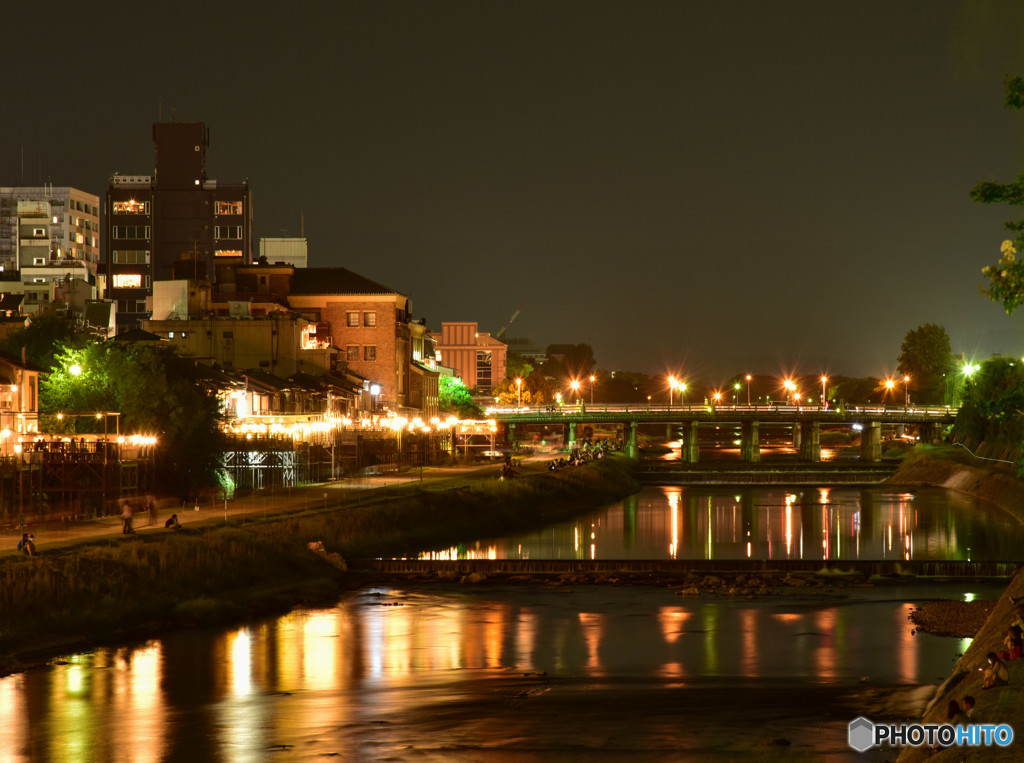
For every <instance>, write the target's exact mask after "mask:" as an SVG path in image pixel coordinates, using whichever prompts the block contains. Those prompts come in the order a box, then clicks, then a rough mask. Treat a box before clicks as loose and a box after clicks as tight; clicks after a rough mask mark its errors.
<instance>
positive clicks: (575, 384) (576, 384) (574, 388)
mask: <svg viewBox="0 0 1024 763" xmlns="http://www.w3.org/2000/svg"><path fill="white" fill-rule="evenodd" d="M569 386H570V387H572V391H573V392H574V393H575V395H576V402H577V403H578V402H579V401H580V382H579V379H573V380H572V381H571V382H569Z"/></svg>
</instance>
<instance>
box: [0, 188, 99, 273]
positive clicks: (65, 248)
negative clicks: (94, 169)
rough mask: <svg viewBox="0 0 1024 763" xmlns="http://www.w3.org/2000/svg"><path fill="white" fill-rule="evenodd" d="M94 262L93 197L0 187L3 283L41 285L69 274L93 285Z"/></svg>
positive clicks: (96, 209) (96, 240) (96, 208)
mask: <svg viewBox="0 0 1024 763" xmlns="http://www.w3.org/2000/svg"><path fill="white" fill-rule="evenodd" d="M99 262H100V198H99V196H95V195H93V194H91V193H86V192H85V191H80V190H78V189H77V188H54V187H51V186H34V187H28V186H26V187H2V188H0V271H2V272H3V274H4V276H3V277H4V279H5V280H19V281H22V282H25V283H44V282H50V281H54V280H59V279H63V278H65V277H66V276H67V275H68V274H71V275H72V276H74V277H77V278H81V279H82V280H84V281H88V282H90V283H95V281H96V270H97V268H98V267H99ZM13 272H17V273H18V275H17V276H12V275H11V274H12V273H13Z"/></svg>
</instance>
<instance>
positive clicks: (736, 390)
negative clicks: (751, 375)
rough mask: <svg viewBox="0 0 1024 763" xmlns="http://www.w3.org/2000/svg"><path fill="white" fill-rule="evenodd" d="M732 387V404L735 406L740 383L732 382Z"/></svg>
mask: <svg viewBox="0 0 1024 763" xmlns="http://www.w3.org/2000/svg"><path fill="white" fill-rule="evenodd" d="M732 389H733V392H732V404H733V405H734V406H735V405H736V398H738V397H739V396H740V383H739V382H736V383H735V384H733V385H732Z"/></svg>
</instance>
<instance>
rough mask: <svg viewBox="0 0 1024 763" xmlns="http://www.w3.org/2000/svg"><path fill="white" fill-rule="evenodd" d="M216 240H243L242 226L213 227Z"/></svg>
mask: <svg viewBox="0 0 1024 763" xmlns="http://www.w3.org/2000/svg"><path fill="white" fill-rule="evenodd" d="M213 237H214V238H241V237H242V226H241V225H215V226H213Z"/></svg>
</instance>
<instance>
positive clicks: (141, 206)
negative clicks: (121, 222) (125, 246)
mask: <svg viewBox="0 0 1024 763" xmlns="http://www.w3.org/2000/svg"><path fill="white" fill-rule="evenodd" d="M113 214H115V215H148V214H149V202H148V201H136V200H135V199H128V201H115V202H114V205H113ZM86 223H88V221H86Z"/></svg>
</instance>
